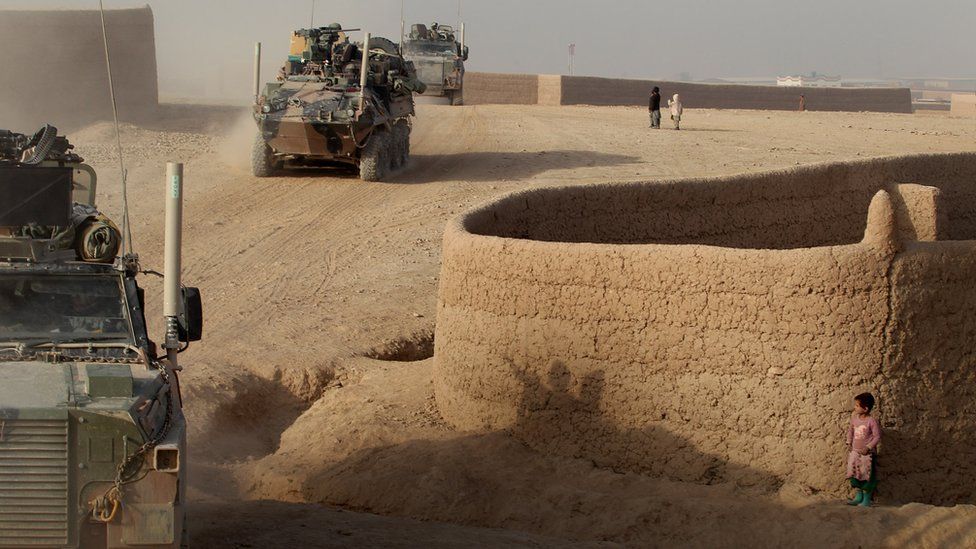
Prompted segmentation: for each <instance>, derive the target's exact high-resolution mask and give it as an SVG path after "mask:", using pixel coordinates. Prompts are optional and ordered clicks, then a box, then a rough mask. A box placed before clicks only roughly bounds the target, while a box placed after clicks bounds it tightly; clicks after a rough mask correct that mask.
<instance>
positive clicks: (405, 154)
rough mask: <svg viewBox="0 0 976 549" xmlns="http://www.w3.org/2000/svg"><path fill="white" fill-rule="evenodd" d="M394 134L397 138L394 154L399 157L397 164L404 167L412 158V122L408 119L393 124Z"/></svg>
mask: <svg viewBox="0 0 976 549" xmlns="http://www.w3.org/2000/svg"><path fill="white" fill-rule="evenodd" d="M393 136H394V139H395V140H396V150H395V152H394V154H395V155H396V158H397V165H398V166H399V167H401V168H403V167H405V166H406V165H407V162H408V161H409V160H410V124H409V123H408V122H407V121H406V120H401V121H400V122H397V123H396V125H395V126H393Z"/></svg>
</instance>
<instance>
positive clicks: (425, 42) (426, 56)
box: [403, 23, 468, 105]
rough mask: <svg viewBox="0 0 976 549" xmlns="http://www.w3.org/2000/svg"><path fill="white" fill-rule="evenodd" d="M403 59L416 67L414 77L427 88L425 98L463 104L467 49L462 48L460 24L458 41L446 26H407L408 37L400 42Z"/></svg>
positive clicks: (462, 31) (462, 40) (452, 29)
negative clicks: (433, 97) (401, 43)
mask: <svg viewBox="0 0 976 549" xmlns="http://www.w3.org/2000/svg"><path fill="white" fill-rule="evenodd" d="M403 57H404V59H407V60H408V61H412V62H413V64H414V66H415V67H416V68H417V77H418V78H419V79H420V81H421V82H423V83H424V84H425V85H426V86H427V93H426V94H425V95H426V96H443V97H445V98H446V99H447V100H448V101H449V102H450V103H451V104H452V105H461V104H462V103H463V102H464V90H463V88H464V62H465V61H467V60H468V47H467V46H465V45H464V25H463V24H462V25H461V36H460V40H458V39H457V38H455V33H454V28H453V27H450V26H448V25H440V24H438V23H433V24H431V26H430V28H428V27H427V26H426V25H424V24H421V23H417V24H414V25H411V26H410V34H409V35H408V36H407V37H405V38H404V40H403Z"/></svg>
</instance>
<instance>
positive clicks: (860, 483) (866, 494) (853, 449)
mask: <svg viewBox="0 0 976 549" xmlns="http://www.w3.org/2000/svg"><path fill="white" fill-rule="evenodd" d="M872 408H874V396H872V395H871V393H861V394H859V395H857V396H856V397H854V412H853V413H851V423H850V426H849V427H848V428H847V446H848V447H849V448H850V453H848V454H847V479H848V480H849V481H850V482H851V486H852V487H853V488H855V489H856V490H857V495H855V496H854V499H852V500H851V501H848V502H847V504H848V505H860V506H862V507H870V506H871V494H872V493H873V492H874V490H875V488H877V486H878V480H877V478H876V477H875V460H874V452H875V450H876V449H877V447H878V443H879V442H881V426H880V425H878V420H876V419H874V418H873V417H871V409H872Z"/></svg>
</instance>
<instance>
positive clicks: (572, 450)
mask: <svg viewBox="0 0 976 549" xmlns="http://www.w3.org/2000/svg"><path fill="white" fill-rule="evenodd" d="M508 363H509V367H510V368H511V370H512V373H513V375H515V376H516V378H517V379H518V380H519V383H520V385H521V386H522V397H521V400H520V402H519V406H518V421H517V423H516V425H515V427H514V429H513V434H514V435H515V436H516V437H517V438H519V439H521V440H523V441H524V442H525V443H526V444H528V445H529V446H531V447H533V448H535V449H536V450H539V451H541V452H543V453H546V454H556V455H561V456H566V457H572V458H581V459H589V460H592V461H593V464H594V465H596V466H598V467H607V468H611V469H614V470H617V469H621V470H627V471H632V472H637V473H642V474H645V475H649V476H652V477H663V478H667V479H671V480H677V481H681V482H694V483H697V484H718V483H725V482H733V483H735V484H736V485H738V486H750V487H755V488H758V489H759V491H766V492H768V491H775V490H778V489H779V488H780V487H781V486H782V484H783V481H782V479H780V478H779V477H777V476H775V475H773V474H770V473H767V472H764V471H761V470H758V469H754V468H751V467H747V466H742V465H736V464H733V463H729V462H728V461H726V460H724V459H723V458H721V457H719V456H716V455H712V454H708V453H704V452H701V451H699V450H697V449H696V448H695V445H694V444H693V443H692V442H691V441H689V440H688V439H686V438H684V437H681V436H678V435H675V434H673V433H671V432H669V431H668V430H666V429H663V428H661V427H655V426H648V427H645V428H643V429H621V428H620V427H619V426H618V425H616V424H615V423H613V422H612V421H609V420H608V418H606V417H605V414H604V413H603V411H602V410H601V409H600V402H601V400H602V398H603V393H604V389H605V382H604V372H603V371H602V370H600V371H596V372H592V373H589V374H587V375H585V376H583V377H582V378H577V377H576V376H575V375H574V374H573V373H572V372H571V371H570V369H569V368H567V366H566V365H565V364H564V363H563V362H561V361H558V360H554V361H552V362H551V363H550V365H549V371H548V373H547V376H546V379H543V378H542V377H541V376H540V375H538V374H537V373H535V372H530V371H528V370H525V369H520V368H518V367H517V366H515V365H514V363H513V362H512V361H509V362H508Z"/></svg>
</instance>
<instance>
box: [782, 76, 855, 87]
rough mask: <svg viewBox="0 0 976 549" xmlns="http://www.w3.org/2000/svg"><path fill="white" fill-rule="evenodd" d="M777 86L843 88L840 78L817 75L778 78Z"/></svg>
mask: <svg viewBox="0 0 976 549" xmlns="http://www.w3.org/2000/svg"><path fill="white" fill-rule="evenodd" d="M776 85H777V86H786V87H794V88H796V87H800V86H803V87H809V88H839V87H840V86H841V83H840V77H839V76H824V75H822V74H815V75H811V76H802V75H801V76H778V77H776Z"/></svg>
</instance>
